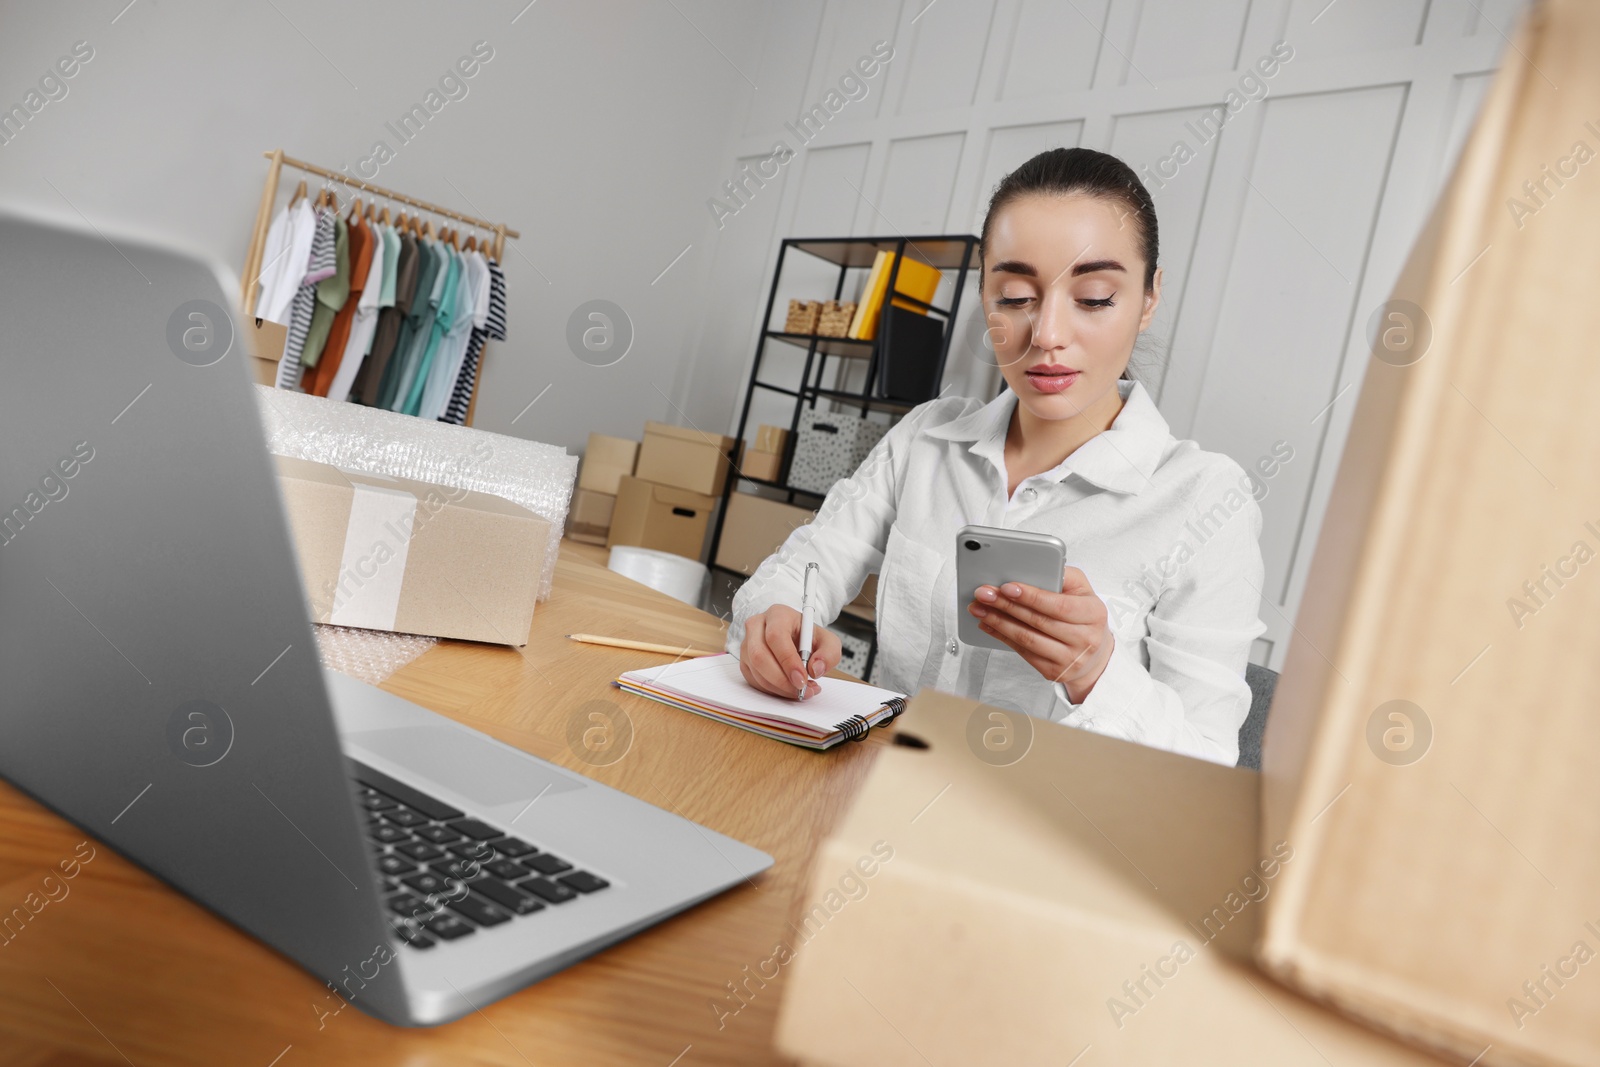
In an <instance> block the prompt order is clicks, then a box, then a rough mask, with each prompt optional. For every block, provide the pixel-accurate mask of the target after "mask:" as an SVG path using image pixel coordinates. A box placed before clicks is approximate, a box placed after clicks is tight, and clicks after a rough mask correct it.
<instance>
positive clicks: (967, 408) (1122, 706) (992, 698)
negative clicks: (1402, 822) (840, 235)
mask: <svg viewBox="0 0 1600 1067" xmlns="http://www.w3.org/2000/svg"><path fill="white" fill-rule="evenodd" d="M1118 391H1119V392H1120V393H1121V394H1122V395H1123V396H1124V398H1125V400H1126V402H1125V403H1124V405H1123V408H1122V411H1121V412H1120V413H1119V414H1118V415H1117V417H1116V420H1115V421H1114V422H1113V423H1112V424H1111V428H1110V429H1108V430H1106V431H1104V432H1102V433H1100V434H1097V435H1096V436H1094V437H1092V438H1090V439H1089V440H1088V441H1086V442H1085V443H1084V444H1083V445H1081V446H1079V448H1078V449H1077V450H1076V451H1074V452H1073V453H1072V454H1071V455H1069V456H1068V457H1067V458H1066V459H1064V460H1062V461H1061V463H1060V464H1058V465H1057V466H1056V467H1055V468H1053V469H1051V470H1049V471H1046V472H1045V473H1043V474H1035V475H1033V476H1031V477H1028V478H1024V479H1023V480H1022V481H1021V482H1020V483H1019V484H1018V486H1017V488H1016V491H1015V492H1014V493H1013V494H1012V496H1011V498H1010V499H1007V498H1006V486H1007V485H1008V484H1009V483H1008V480H1007V477H1006V467H1005V440H1006V431H1007V429H1008V427H1009V426H1010V424H1011V415H1012V412H1013V410H1014V409H1015V407H1016V400H1017V397H1016V394H1015V393H1013V392H1012V391H1011V390H1009V389H1007V390H1006V391H1005V392H1004V393H1002V394H1001V395H1000V396H999V397H997V398H996V399H994V400H992V401H990V402H989V403H987V404H984V403H982V402H981V401H978V400H974V399H969V398H963V397H948V398H943V399H938V400H931V401H929V402H927V403H925V404H921V405H919V406H917V407H916V408H914V409H912V410H911V411H910V412H908V413H907V414H906V415H905V417H904V418H902V419H901V420H900V421H899V422H898V423H896V424H895V425H894V426H892V427H891V428H890V429H889V431H888V432H887V433H886V434H884V436H883V437H882V438H881V439H880V440H879V442H878V444H877V445H876V446H874V447H873V449H872V451H871V452H870V453H869V454H868V455H867V458H866V459H865V460H864V461H863V462H862V464H861V466H860V467H859V468H858V469H857V470H856V472H855V473H854V474H853V475H851V476H850V477H849V478H846V479H843V480H841V481H839V482H837V483H835V484H834V486H833V488H832V489H830V490H829V491H828V495H827V497H826V498H825V499H824V500H823V503H822V507H821V508H820V509H819V510H818V511H817V514H816V517H815V518H814V519H813V520H812V521H811V522H810V523H809V524H807V525H805V526H801V527H799V528H798V529H796V530H794V531H793V532H792V533H790V535H789V536H788V538H787V539H786V540H785V541H784V542H783V545H782V546H781V547H780V548H779V549H778V551H777V552H775V553H774V554H772V555H771V556H768V557H767V559H766V560H764V561H763V562H762V564H761V565H760V567H758V568H757V569H756V571H755V574H754V575H752V576H751V578H750V580H749V581H748V582H746V583H745V584H744V585H743V586H742V587H741V588H740V589H739V591H738V592H737V593H736V594H735V595H734V599H733V618H732V620H731V623H730V625H729V628H728V638H727V650H728V651H729V652H731V653H733V654H735V655H737V654H738V652H739V646H740V644H741V642H742V641H743V640H744V633H745V621H746V620H747V619H748V618H749V617H750V616H751V615H753V614H756V613H758V612H761V611H765V610H766V609H767V608H769V607H771V606H772V605H774V604H791V605H795V606H798V605H799V603H800V592H801V584H802V580H803V576H804V573H805V567H806V564H807V563H811V562H815V563H817V564H818V565H819V577H820V578H821V581H820V582H815V581H814V582H813V585H812V591H813V594H814V595H815V597H816V602H817V604H818V612H817V617H818V618H820V619H828V620H832V619H833V618H835V617H836V616H837V615H838V613H839V611H840V609H842V608H843V607H844V606H845V604H847V603H849V602H850V600H851V598H853V597H854V596H855V595H856V594H857V592H859V591H860V589H861V585H862V583H863V581H864V580H865V579H866V577H867V575H868V574H869V573H871V572H873V571H877V572H879V578H878V599H877V630H878V652H877V655H878V657H879V662H881V663H882V675H881V678H880V684H881V685H883V686H886V687H888V688H890V689H895V690H898V691H900V692H904V693H915V692H917V691H918V690H919V689H924V688H927V689H938V690H942V691H943V692H947V693H954V694H957V695H960V696H963V697H968V698H970V699H973V700H978V701H981V702H982V703H985V704H993V705H997V706H999V707H1003V708H1010V709H1012V710H1015V711H1019V712H1023V713H1025V714H1028V715H1033V716H1037V717H1039V718H1043V719H1051V720H1054V721H1056V722H1062V723H1066V724H1068V725H1071V726H1078V727H1082V728H1083V729H1086V730H1092V731H1094V732H1096V733H1102V734H1108V735H1111V736H1114V737H1121V738H1126V739H1128V740H1131V741H1138V742H1141V743H1143V744H1146V745H1152V746H1154V747H1156V748H1164V749H1170V750H1172V751H1175V752H1181V753H1185V754H1187V755H1191V756H1198V757H1200V758H1202V759H1207V760H1212V761H1214V762H1217V763H1227V764H1234V763H1236V762H1237V761H1238V758H1239V726H1240V724H1241V723H1243V722H1244V719H1245V716H1246V715H1247V714H1248V713H1249V710H1250V687H1249V685H1247V684H1246V683H1245V680H1244V671H1245V664H1246V663H1247V662H1248V660H1249V656H1250V646H1251V643H1252V642H1253V641H1254V640H1255V639H1256V638H1257V637H1259V636H1260V635H1261V634H1262V633H1263V632H1264V631H1265V630H1266V626H1265V624H1263V623H1262V622H1261V620H1260V618H1259V615H1258V612H1259V609H1260V606H1261V592H1260V590H1261V588H1262V576H1263V565H1262V560H1261V547H1260V544H1259V542H1258V539H1259V537H1260V533H1261V509H1260V507H1259V506H1258V505H1257V504H1256V501H1255V498H1254V496H1253V495H1252V493H1251V483H1250V481H1249V477H1248V476H1247V475H1246V474H1245V473H1244V470H1243V468H1241V467H1240V466H1239V464H1237V463H1235V462H1234V461H1233V460H1232V459H1230V458H1228V457H1227V456H1224V455H1221V454H1219V453H1215V452H1203V451H1201V450H1200V448H1199V446H1198V445H1196V444H1195V442H1193V441H1179V440H1175V439H1174V438H1173V436H1172V434H1171V432H1170V431H1169V429H1168V427H1167V422H1166V420H1165V419H1164V418H1162V416H1161V413H1160V411H1158V410H1157V409H1156V405H1155V402H1154V401H1153V400H1151V399H1150V395H1149V394H1148V393H1147V392H1146V391H1145V389H1144V386H1143V385H1140V384H1138V383H1136V382H1127V381H1124V382H1119V383H1118ZM968 523H977V524H981V525H984V526H999V527H1004V528H1006V529H1013V530H1032V531H1038V532H1040V533H1050V534H1054V535H1055V536H1057V537H1059V538H1061V539H1062V540H1063V541H1065V542H1066V544H1067V562H1068V563H1069V564H1071V565H1072V566H1075V567H1077V568H1079V569H1080V570H1082V571H1083V573H1084V574H1085V576H1086V577H1087V578H1088V579H1089V584H1090V585H1091V586H1092V587H1093V588H1094V591H1095V594H1096V595H1097V596H1099V597H1100V599H1101V600H1102V601H1104V602H1105V603H1106V607H1107V611H1108V615H1109V623H1108V625H1109V627H1110V629H1111V632H1112V634H1113V635H1114V637H1115V645H1114V647H1113V649H1112V653H1111V659H1110V661H1109V663H1107V665H1106V668H1105V671H1104V673H1103V674H1101V676H1100V678H1099V680H1098V681H1096V682H1095V685H1094V688H1093V689H1091V690H1090V691H1089V693H1088V695H1087V696H1085V697H1084V700H1083V703H1081V704H1074V703H1072V702H1071V700H1070V699H1069V698H1068V696H1067V690H1066V687H1065V686H1064V685H1062V684H1061V683H1060V682H1052V681H1051V680H1050V679H1048V678H1046V677H1044V676H1043V675H1041V674H1040V673H1039V672H1038V671H1036V670H1034V668H1033V667H1031V666H1029V665H1028V663H1027V662H1026V661H1025V660H1024V659H1023V658H1022V657H1021V656H1019V655H1017V654H1016V653H1015V652H1012V651H1010V650H1009V649H1007V650H1004V651H1001V650H991V649H987V648H972V647H969V646H967V645H965V644H962V643H961V642H960V641H958V640H957V636H956V635H957V629H956V619H957V615H956V613H957V612H958V611H965V610H966V604H965V603H960V602H958V601H957V596H956V580H955V565H956V532H957V530H959V529H960V528H961V527H962V526H964V525H966V524H968ZM819 586H820V588H819ZM990 610H994V609H990Z"/></svg>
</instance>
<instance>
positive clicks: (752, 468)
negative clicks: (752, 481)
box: [739, 452, 783, 482]
mask: <svg viewBox="0 0 1600 1067" xmlns="http://www.w3.org/2000/svg"><path fill="white" fill-rule="evenodd" d="M739 472H740V473H741V474H743V475H744V476H745V477H746V478H760V479H761V480H762V481H764V482H775V481H777V480H778V475H779V474H781V473H783V456H782V455H780V454H779V453H777V452H746V453H745V454H744V460H743V461H742V462H740V464H739Z"/></svg>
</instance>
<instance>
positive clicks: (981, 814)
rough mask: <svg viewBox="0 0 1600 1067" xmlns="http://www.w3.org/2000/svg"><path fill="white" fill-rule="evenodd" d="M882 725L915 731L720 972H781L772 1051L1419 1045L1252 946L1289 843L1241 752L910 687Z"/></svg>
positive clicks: (1108, 1053)
mask: <svg viewBox="0 0 1600 1067" xmlns="http://www.w3.org/2000/svg"><path fill="white" fill-rule="evenodd" d="M897 726H898V730H899V731H900V732H901V733H904V734H909V735H911V736H912V737H914V738H916V739H918V740H919V741H921V742H923V743H924V744H926V745H927V746H928V747H926V748H912V747H904V746H901V745H890V746H885V747H884V748H882V749H881V750H880V751H879V753H878V756H877V761H876V763H875V764H874V765H873V767H872V770H871V771H870V773H869V774H868V776H867V780H866V783H865V785H864V786H863V787H862V789H861V791H860V793H859V794H857V796H856V799H855V802H854V804H853V805H852V807H851V810H850V812H849V814H848V815H846V817H845V819H844V821H843V823H842V824H841V825H840V826H839V828H838V829H837V830H836V831H835V832H834V833H833V834H832V835H831V836H830V837H829V838H828V839H827V840H826V841H825V842H824V844H823V845H822V847H821V849H820V851H819V852H818V858H817V860H816V863H815V866H814V867H813V870H812V875H811V878H810V887H809V890H808V892H807V895H806V896H805V897H804V898H802V904H801V906H800V910H799V913H798V914H797V915H796V916H794V917H793V922H792V924H791V926H790V929H791V930H793V935H792V937H790V938H786V939H785V941H784V942H782V943H781V944H780V945H779V946H777V947H776V948H775V951H774V954H773V959H771V960H761V961H757V962H756V963H755V964H754V965H753V966H752V967H751V968H749V969H747V971H748V972H750V973H748V974H747V975H745V976H734V985H735V986H736V987H738V986H740V984H741V981H742V982H743V993H744V994H745V995H746V996H753V995H759V992H760V991H759V989H757V988H756V987H755V982H759V981H761V980H762V979H763V978H764V979H766V980H771V979H772V978H773V977H775V975H776V974H777V973H778V972H780V971H782V972H787V982H786V986H785V991H784V995H783V996H784V999H783V1002H782V1006H781V1008H780V1011H779V1019H778V1027H777V1043H778V1047H779V1049H780V1050H781V1051H782V1052H784V1053H786V1054H788V1055H791V1056H795V1057H798V1058H799V1059H800V1060H801V1061H802V1062H805V1063H808V1064H816V1065H821V1064H829V1065H833V1067H881V1065H893V1064H907V1065H917V1067H927V1065H929V1064H932V1065H936V1067H944V1065H946V1064H948V1065H952V1067H956V1065H959V1067H970V1065H972V1064H1005V1065H1007V1067H1022V1065H1028V1064H1050V1065H1052V1067H1061V1065H1063V1064H1068V1063H1074V1062H1079V1061H1080V1058H1081V1063H1082V1064H1084V1065H1087V1064H1096V1065H1113V1064H1127V1065H1137V1067H1152V1065H1168V1064H1184V1065H1186V1067H1239V1065H1240V1064H1250V1065H1257V1064H1259V1065H1271V1067H1328V1065H1329V1064H1330V1063H1331V1064H1336V1065H1339V1067H1344V1065H1350V1067H1356V1065H1360V1067H1424V1065H1434V1067H1436V1065H1437V1064H1438V1063H1439V1062H1440V1061H1438V1060H1435V1059H1433V1058H1431V1057H1430V1056H1428V1055H1426V1054H1425V1053H1422V1052H1419V1051H1416V1050H1413V1049H1410V1048H1407V1047H1406V1046H1404V1045H1401V1044H1399V1043H1397V1042H1395V1041H1392V1040H1390V1039H1389V1038H1387V1037H1384V1036H1383V1035H1381V1034H1378V1033H1376V1032H1374V1031H1372V1030H1369V1029H1367V1028H1365V1027H1362V1026H1360V1025H1358V1024H1356V1023H1353V1022H1351V1021H1349V1020H1347V1019H1345V1018H1343V1017H1342V1016H1340V1015H1339V1014H1337V1013H1336V1012H1332V1011H1329V1010H1327V1009H1325V1008H1323V1007H1321V1006H1319V1005H1317V1004H1314V1003H1312V1002H1311V1001H1309V1000H1306V999H1305V998H1303V997H1300V996H1298V995H1297V994H1295V993H1293V992H1291V991H1289V990H1287V989H1285V988H1283V987H1282V986H1279V985H1277V984H1276V983H1274V982H1273V981H1272V980H1271V979H1269V978H1267V977H1266V976H1265V975H1263V974H1261V973H1260V972H1259V971H1257V970H1256V969H1255V968H1254V966H1253V965H1252V964H1251V961H1250V946H1251V942H1252V940H1253V935H1254V932H1255V927H1256V923H1257V921H1258V919H1259V917H1260V914H1261V908H1262V903H1263V901H1270V900H1271V898H1272V894H1274V893H1276V892H1277V891H1278V889H1277V884H1279V883H1281V881H1282V878H1283V877H1284V874H1285V872H1286V871H1288V870H1290V869H1292V868H1293V866H1294V864H1296V863H1298V862H1299V858H1298V855H1297V853H1296V850H1295V849H1294V847H1293V846H1292V845H1290V844H1288V843H1279V844H1278V845H1277V846H1276V847H1275V848H1273V849H1269V850H1267V851H1266V852H1265V853H1262V852H1260V851H1258V849H1257V847H1256V842H1257V837H1258V827H1257V787H1258V781H1259V780H1258V777H1257V776H1256V775H1255V774H1254V773H1253V772H1251V771H1247V770H1241V769H1238V768H1232V767H1222V766H1218V765H1217V764H1214V763H1210V762H1207V761H1204V760H1198V759H1191V758H1188V757H1185V756H1179V755H1175V754H1173V753H1170V752H1164V751H1160V750H1157V749H1152V748H1147V747H1145V746H1142V745H1138V744H1134V743H1132V742H1127V741H1121V740H1117V739H1114V738H1107V737H1102V736H1100V735H1097V734H1091V733H1088V732H1086V731H1082V730H1077V729H1074V728H1072V727H1067V726H1061V725H1057V724H1053V723H1049V722H1043V721H1040V720H1035V719H1031V718H1029V717H1027V716H1024V715H1021V714H1019V713H1016V712H1008V711H1003V710H1001V709H997V708H993V707H989V706H986V705H982V704H978V703H976V702H974V701H970V700H965V699H962V698H958V697H954V696H950V695H947V694H943V693H937V692H934V691H931V690H924V691H923V692H921V693H919V694H917V695H916V697H915V698H913V699H912V701H911V702H910V706H909V707H908V709H907V711H906V713H905V715H904V716H903V717H902V719H901V720H900V722H899V724H897ZM752 975H753V978H752ZM739 991H740V990H738V989H737V988H736V990H735V992H736V993H737V992H739ZM742 1004H743V999H742V998H741V997H737V996H735V995H733V994H729V995H727V996H724V997H723V998H722V999H721V1000H713V1001H712V1010H713V1011H718V1009H719V1008H720V1009H721V1010H720V1012H718V1014H719V1018H721V1017H722V1013H723V1012H726V1013H729V1014H736V1013H737V1012H738V1011H740V1010H742Z"/></svg>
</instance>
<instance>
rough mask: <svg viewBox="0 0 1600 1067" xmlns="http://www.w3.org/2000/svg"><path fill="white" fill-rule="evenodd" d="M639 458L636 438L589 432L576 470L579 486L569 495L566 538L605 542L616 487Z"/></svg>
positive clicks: (613, 507)
mask: <svg viewBox="0 0 1600 1067" xmlns="http://www.w3.org/2000/svg"><path fill="white" fill-rule="evenodd" d="M638 458H639V442H637V441H630V440H628V439H627V438H626V437H607V436H606V435H605V434H603V433H592V434H590V435H589V446H588V448H586V449H585V450H584V453H583V463H582V465H581V466H580V467H579V469H578V489H577V491H576V492H575V493H573V494H572V509H571V511H570V512H569V513H568V516H567V536H568V537H570V538H572V539H573V540H574V541H583V542H585V543H587V544H591V545H603V544H605V543H606V537H607V536H608V535H609V534H610V532H611V517H612V514H613V513H614V512H615V510H616V505H617V489H618V488H619V487H620V484H621V482H622V479H623V478H626V477H627V476H628V475H630V474H632V473H633V467H634V463H635V462H636V461H637V460H638Z"/></svg>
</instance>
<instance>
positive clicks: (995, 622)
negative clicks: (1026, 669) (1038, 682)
mask: <svg viewBox="0 0 1600 1067" xmlns="http://www.w3.org/2000/svg"><path fill="white" fill-rule="evenodd" d="M967 611H968V612H970V613H971V614H972V615H974V616H975V617H977V618H978V619H979V620H981V621H980V622H979V623H978V629H980V630H982V631H983V632H984V633H987V634H990V635H991V636H994V637H998V638H999V639H1000V640H1001V641H1003V642H1005V643H1006V644H1007V645H1009V646H1011V648H1012V649H1013V650H1014V651H1015V652H1016V653H1017V655H1019V656H1021V657H1022V658H1023V659H1024V660H1026V661H1027V663H1028V665H1029V666H1031V667H1032V668H1033V669H1034V670H1036V671H1038V672H1039V673H1040V674H1042V675H1044V676H1045V677H1046V678H1048V679H1049V680H1050V681H1052V682H1060V683H1062V684H1063V685H1064V686H1066V688H1067V696H1068V698H1069V699H1071V701H1072V702H1073V703H1074V704H1081V703H1083V701H1084V699H1085V698H1086V697H1088V695H1089V692H1090V690H1092V689H1093V688H1094V684H1095V682H1097V681H1099V679H1100V675H1101V674H1103V673H1104V672H1105V669H1106V664H1107V663H1109V662H1110V661H1111V650H1112V648H1113V647H1114V646H1115V644H1116V639H1115V638H1114V637H1113V636H1112V634H1111V628H1110V627H1109V626H1108V625H1107V624H1106V606H1105V603H1104V602H1103V601H1102V600H1101V599H1100V598H1099V597H1097V596H1095V593H1094V589H1093V588H1092V587H1091V586H1090V585H1089V579H1088V578H1087V577H1086V576H1085V575H1084V573H1083V572H1082V571H1081V570H1079V569H1078V568H1076V567H1066V568H1064V569H1063V570H1062V572H1061V592H1059V593H1052V592H1049V591H1048V590H1044V589H1040V588H1039V587H1038V586H1036V585H1024V584H1022V583H1020V582H1006V583H1005V584H1004V585H1002V586H1000V587H998V588H996V587H995V586H992V585H980V586H979V587H978V590H977V599H976V600H975V601H972V602H970V603H968V604H967Z"/></svg>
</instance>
